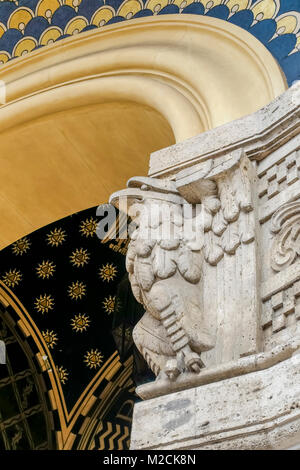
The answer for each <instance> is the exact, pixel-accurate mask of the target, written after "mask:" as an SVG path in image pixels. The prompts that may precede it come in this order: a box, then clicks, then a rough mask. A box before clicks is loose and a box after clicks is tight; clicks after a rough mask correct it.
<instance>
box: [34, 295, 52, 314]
mask: <svg viewBox="0 0 300 470" xmlns="http://www.w3.org/2000/svg"><path fill="white" fill-rule="evenodd" d="M53 306H54V300H53V298H52V296H51V295H47V294H44V295H40V296H39V297H37V298H36V299H35V308H36V309H37V311H38V312H41V313H42V314H44V313H48V312H49V310H53Z"/></svg>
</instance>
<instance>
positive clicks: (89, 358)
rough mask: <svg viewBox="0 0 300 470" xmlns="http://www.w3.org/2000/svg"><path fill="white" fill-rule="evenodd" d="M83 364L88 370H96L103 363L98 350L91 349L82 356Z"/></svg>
mask: <svg viewBox="0 0 300 470" xmlns="http://www.w3.org/2000/svg"><path fill="white" fill-rule="evenodd" d="M84 362H85V363H86V365H87V366H88V367H89V368H90V369H97V367H100V365H101V364H102V362H103V355H102V354H101V352H100V351H98V349H91V350H90V351H88V352H87V353H86V355H85V356H84Z"/></svg>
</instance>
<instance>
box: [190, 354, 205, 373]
mask: <svg viewBox="0 0 300 470" xmlns="http://www.w3.org/2000/svg"><path fill="white" fill-rule="evenodd" d="M185 364H186V366H187V368H188V370H190V371H191V372H194V373H196V374H199V372H200V371H201V369H202V368H203V367H205V365H204V362H203V361H202V359H201V357H200V356H198V354H197V353H190V354H188V355H187V356H186V357H185Z"/></svg>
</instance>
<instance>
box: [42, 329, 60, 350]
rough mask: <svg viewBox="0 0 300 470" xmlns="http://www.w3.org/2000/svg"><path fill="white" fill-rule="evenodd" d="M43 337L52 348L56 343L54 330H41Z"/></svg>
mask: <svg viewBox="0 0 300 470" xmlns="http://www.w3.org/2000/svg"><path fill="white" fill-rule="evenodd" d="M42 335H43V338H44V340H45V342H46V343H47V346H48V348H50V349H53V348H54V346H55V345H56V343H57V334H56V333H54V331H53V330H52V331H49V330H46V331H42Z"/></svg>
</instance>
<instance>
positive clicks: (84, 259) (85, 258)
mask: <svg viewBox="0 0 300 470" xmlns="http://www.w3.org/2000/svg"><path fill="white" fill-rule="evenodd" d="M89 259H90V255H89V254H88V252H87V250H84V249H83V248H76V250H75V251H73V253H72V255H71V256H70V260H71V263H72V264H73V266H77V268H80V267H82V266H84V265H85V264H87V263H88V262H89Z"/></svg>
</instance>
